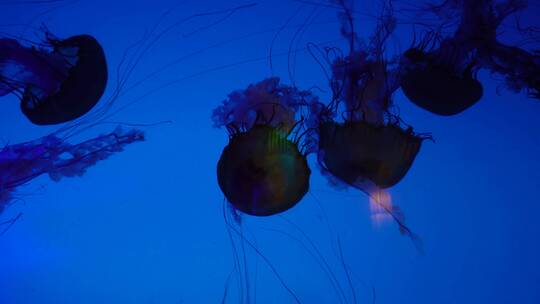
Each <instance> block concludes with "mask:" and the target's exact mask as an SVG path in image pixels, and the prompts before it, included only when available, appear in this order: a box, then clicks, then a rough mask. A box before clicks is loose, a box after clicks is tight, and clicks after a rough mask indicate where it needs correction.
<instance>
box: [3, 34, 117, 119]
mask: <svg viewBox="0 0 540 304" xmlns="http://www.w3.org/2000/svg"><path fill="white" fill-rule="evenodd" d="M46 38H47V42H46V47H35V46H31V47H27V46H24V45H22V44H21V43H20V42H19V41H17V40H15V39H11V38H2V39H0V96H1V95H6V94H8V93H13V94H15V95H17V97H18V98H19V99H20V107H21V110H22V112H23V113H24V115H25V116H26V117H27V118H28V119H29V120H30V121H31V122H32V123H34V124H36V125H53V124H59V123H63V122H67V121H71V120H74V119H76V118H78V117H80V116H82V115H84V114H85V113H87V112H88V111H90V110H91V109H92V108H93V107H94V106H95V105H96V104H97V102H98V101H99V99H100V98H101V96H102V95H103V93H104V91H105V87H106V84H107V78H108V71H107V63H106V60H105V53H104V51H103V49H102V47H101V45H100V44H99V42H98V41H97V40H96V39H95V38H94V37H92V36H90V35H77V36H73V37H70V38H67V39H64V40H60V39H57V38H54V37H52V35H51V34H49V33H46Z"/></svg>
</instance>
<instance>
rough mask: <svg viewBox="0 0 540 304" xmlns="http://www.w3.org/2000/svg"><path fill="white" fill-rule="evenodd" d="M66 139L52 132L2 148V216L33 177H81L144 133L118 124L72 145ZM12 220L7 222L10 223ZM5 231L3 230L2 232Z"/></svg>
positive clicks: (141, 139) (0, 162)
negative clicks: (106, 131)
mask: <svg viewBox="0 0 540 304" xmlns="http://www.w3.org/2000/svg"><path fill="white" fill-rule="evenodd" d="M66 139H67V138H65V137H61V136H59V135H58V134H54V133H53V134H50V135H47V136H45V137H42V138H39V139H36V140H32V141H29V142H24V143H20V144H13V145H7V146H5V147H3V148H2V149H1V150H0V215H1V214H2V211H3V210H5V208H6V207H8V206H9V205H10V204H11V203H13V202H14V201H16V200H15V199H16V193H17V190H19V188H21V187H23V186H25V185H26V184H28V183H29V182H30V181H31V180H33V179H35V178H37V177H39V176H41V175H44V174H46V175H48V176H49V177H50V179H51V180H53V181H55V182H57V181H59V180H60V179H61V178H63V177H75V176H82V175H83V174H84V173H85V172H86V170H87V169H88V168H89V167H91V166H93V165H95V164H96V163H97V162H98V161H101V160H105V159H107V158H109V157H110V156H111V155H113V154H115V153H118V152H121V151H122V150H123V149H124V147H125V146H127V145H129V144H131V143H134V142H138V141H143V140H144V134H143V132H142V131H140V130H136V129H131V130H127V131H126V130H124V129H122V128H121V127H118V128H117V129H115V130H114V131H112V132H110V133H108V134H103V135H100V136H97V137H95V138H92V139H89V140H86V141H84V142H81V143H78V144H70V143H68V142H67V141H66ZM13 220H14V219H12V220H10V221H5V222H4V224H8V223H10V224H11V223H13ZM0 226H2V224H0ZM0 228H1V227H0ZM4 231H5V230H4ZM2 232H3V231H2V230H0V234H1V233H2Z"/></svg>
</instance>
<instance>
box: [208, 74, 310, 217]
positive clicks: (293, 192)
mask: <svg viewBox="0 0 540 304" xmlns="http://www.w3.org/2000/svg"><path fill="white" fill-rule="evenodd" d="M309 98H313V97H312V96H311V95H310V94H309V93H308V92H303V91H299V90H297V89H296V88H293V87H288V86H285V85H280V84H279V79H278V78H269V79H265V80H263V81H261V82H259V83H257V84H254V85H250V86H249V87H248V88H247V89H246V90H244V91H236V92H233V93H231V94H229V98H228V99H227V100H225V101H224V102H223V104H222V105H221V106H220V107H218V108H216V109H215V110H214V113H213V117H212V118H213V120H214V126H215V127H222V126H226V127H227V129H228V131H229V144H228V145H227V146H226V147H225V148H224V149H223V153H222V154H221V157H220V160H219V162H218V166H217V176H218V183H219V186H220V188H221V191H222V192H223V193H224V195H225V197H226V198H227V200H228V201H229V203H230V204H231V205H232V206H234V208H235V209H237V210H240V211H242V212H243V213H246V214H250V215H257V216H267V215H273V214H277V213H280V212H283V211H286V210H288V209H290V208H292V207H293V206H294V205H296V204H297V203H298V202H299V201H300V200H301V199H302V197H304V195H305V194H306V193H307V191H308V189H309V177H310V174H311V171H310V169H309V167H308V164H307V160H306V156H305V153H303V152H302V148H301V147H299V142H300V138H301V135H300V136H298V135H299V134H298V130H299V128H298V126H299V125H300V123H299V121H297V119H296V116H297V115H296V114H297V111H298V110H299V109H300V107H302V106H303V105H304V104H305V100H306V99H309ZM291 137H292V138H291Z"/></svg>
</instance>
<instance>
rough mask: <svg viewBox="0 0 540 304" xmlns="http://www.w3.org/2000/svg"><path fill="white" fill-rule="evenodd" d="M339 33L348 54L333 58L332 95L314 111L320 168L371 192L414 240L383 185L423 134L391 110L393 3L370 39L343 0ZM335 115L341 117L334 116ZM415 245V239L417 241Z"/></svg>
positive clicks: (397, 173) (400, 170) (397, 176)
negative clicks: (388, 48) (388, 52)
mask: <svg viewBox="0 0 540 304" xmlns="http://www.w3.org/2000/svg"><path fill="white" fill-rule="evenodd" d="M336 2H337V3H338V4H340V5H341V6H342V7H343V10H344V13H342V14H340V15H339V16H340V18H341V23H342V28H341V33H342V34H343V35H344V37H345V38H346V39H348V41H349V45H350V52H349V54H348V55H346V56H343V57H338V58H337V59H335V60H333V63H332V67H331V68H332V72H333V73H332V78H331V80H330V86H331V88H332V92H333V97H332V101H331V102H330V103H329V104H328V105H327V106H326V107H323V108H321V107H319V108H317V107H312V108H313V109H319V110H318V111H312V112H311V114H312V115H313V116H315V117H316V118H315V119H311V120H315V121H318V123H317V128H316V130H317V141H318V149H317V158H318V162H319V164H320V168H321V170H322V173H323V174H324V175H326V176H327V177H329V178H330V180H331V181H334V182H338V183H343V184H345V185H347V186H351V187H354V188H356V189H359V190H361V191H363V192H365V193H367V194H368V195H369V196H370V201H371V202H372V203H374V204H377V205H378V207H380V208H382V209H383V210H384V212H386V213H387V214H388V215H389V216H391V217H392V218H393V219H394V220H395V221H396V222H397V224H398V225H399V228H400V231H401V232H402V233H404V234H406V235H408V236H410V237H411V238H412V239H413V240H417V238H416V235H415V234H414V233H412V232H411V230H410V229H409V228H408V227H406V226H405V224H404V217H403V214H402V212H401V211H400V210H399V208H398V207H396V206H392V205H391V203H390V200H389V199H385V200H383V199H381V198H388V197H389V196H388V195H383V194H385V192H384V189H386V188H389V187H391V186H394V185H395V184H397V183H398V182H399V181H400V180H401V179H403V177H404V176H405V175H406V174H407V172H408V171H409V169H410V167H411V165H412V163H413V162H414V159H415V157H416V155H417V153H418V151H419V149H420V147H421V144H422V141H423V140H424V139H425V138H427V137H426V136H423V135H420V134H415V133H414V132H413V131H412V128H411V127H408V128H407V129H403V128H402V127H401V120H400V119H399V118H398V117H397V116H395V115H393V114H391V113H390V108H391V106H392V99H391V96H392V94H393V93H394V91H395V90H397V88H399V69H398V68H393V67H392V66H391V64H390V63H389V61H387V60H385V58H384V44H385V42H386V40H387V39H388V37H389V36H390V34H391V33H392V31H393V30H394V28H395V25H396V20H395V18H394V17H393V14H392V10H391V6H387V8H386V9H385V11H383V14H382V15H381V17H380V18H379V21H378V24H377V27H376V29H375V31H374V33H375V34H374V35H373V36H372V37H371V38H370V40H369V43H364V42H362V41H361V40H360V39H359V38H358V37H357V36H356V34H355V32H354V29H353V28H352V24H353V22H352V21H351V20H352V14H351V13H350V11H351V9H350V8H349V7H348V6H347V4H346V3H345V2H343V1H336ZM335 117H338V118H341V119H342V120H338V119H336V118H335ZM416 244H417V245H419V244H418V243H416Z"/></svg>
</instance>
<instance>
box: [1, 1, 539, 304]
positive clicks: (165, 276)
mask: <svg viewBox="0 0 540 304" xmlns="http://www.w3.org/2000/svg"><path fill="white" fill-rule="evenodd" d="M358 2H359V1H358ZM364 2H366V3H367V4H366V3H363V2H362V3H359V4H358V6H357V10H358V11H360V12H365V13H366V14H358V15H357V16H356V20H355V21H356V23H357V28H358V29H359V32H360V34H361V35H363V36H364V37H365V35H368V34H369V33H370V31H371V30H372V29H373V26H374V18H373V15H375V14H376V13H377V8H376V7H377V6H376V5H374V4H376V3H377V1H364ZM531 2H534V1H531ZM249 3H255V2H248V1H246V2H237V1H235V2H233V1H213V0H201V1H183V2H180V1H163V0H156V1H102V0H98V1H72V2H69V1H59V2H56V3H47V4H40V3H26V4H15V3H13V1H1V2H0V30H1V31H2V32H3V33H9V34H13V35H18V36H21V37H26V38H29V39H34V40H37V39H40V38H41V37H42V34H41V32H40V31H39V30H38V29H39V26H40V25H42V24H43V25H46V26H47V28H48V29H49V30H50V31H51V32H53V33H55V34H56V35H57V36H59V37H69V36H72V35H76V34H81V33H87V34H91V35H93V36H95V37H96V38H97V39H98V40H99V41H100V42H101V43H102V45H103V47H104V49H105V52H106V55H107V60H108V63H109V68H110V75H111V81H110V83H109V88H108V89H107V92H106V96H110V95H111V94H112V93H113V89H114V85H115V75H116V73H117V70H116V69H117V66H118V64H119V63H120V61H121V59H122V56H123V54H124V52H125V50H126V49H128V48H129V47H130V46H131V45H133V43H135V42H137V41H139V40H140V39H141V38H144V37H147V36H145V33H151V32H150V31H151V29H152V28H153V27H154V26H155V25H156V24H157V26H158V28H157V33H160V32H161V31H164V30H165V29H167V28H168V27H169V26H172V27H171V29H170V31H167V32H165V33H164V35H163V37H161V39H159V40H158V41H157V42H156V44H155V45H154V47H152V48H150V49H149V50H148V52H147V55H146V56H145V57H144V58H142V60H141V61H140V62H139V63H138V64H137V66H136V70H135V71H134V74H133V76H132V78H131V79H130V81H131V82H130V84H138V85H137V86H135V87H131V86H129V85H128V87H127V88H126V89H125V91H124V92H125V94H124V95H122V96H121V97H120V98H119V99H118V100H117V101H116V104H115V108H121V107H122V105H126V104H130V103H131V102H132V101H136V102H135V103H133V104H132V105H131V106H129V107H127V108H125V109H123V110H121V111H120V112H119V113H118V114H117V115H115V116H114V118H113V119H111V121H114V122H124V123H135V124H139V123H148V124H151V123H155V122H161V121H172V123H167V124H159V125H157V126H153V127H144V128H143V129H144V130H145V132H146V135H147V136H146V141H145V142H142V143H136V144H133V145H130V146H128V147H127V148H126V149H125V151H123V152H121V153H118V154H117V155H114V156H113V157H111V158H110V159H107V160H105V161H103V162H100V163H98V164H97V165H96V166H94V167H92V168H90V169H89V170H88V172H87V173H86V174H85V175H84V176H82V177H77V178H66V179H63V180H61V181H60V182H58V183H55V182H52V181H50V179H49V178H48V177H47V176H42V177H40V178H38V179H35V180H33V181H32V182H31V183H29V184H28V185H27V186H25V187H24V188H21V189H19V190H20V191H19V194H20V196H21V197H23V198H24V203H22V202H20V203H18V204H15V205H13V206H11V207H10V209H8V210H7V211H6V213H4V214H3V215H2V216H6V217H8V216H10V215H14V214H17V213H18V212H22V213H23V216H22V217H21V218H20V220H19V221H18V222H17V223H16V224H15V225H14V226H13V227H12V228H11V229H10V230H9V231H8V232H7V233H6V234H4V235H3V236H2V237H0V252H1V255H0V257H1V258H0V303H2V304H4V303H6V304H11V303H40V304H48V303H175V304H177V303H220V302H221V301H222V298H223V295H224V292H225V291H226V290H227V291H228V296H227V303H242V299H243V303H294V300H293V297H292V296H291V295H290V293H288V292H287V290H286V289H285V288H284V286H283V285H282V284H281V283H280V281H279V280H278V278H277V276H276V275H275V273H274V272H273V271H272V270H271V269H270V268H269V267H268V263H267V262H268V261H269V262H270V263H271V265H272V266H273V267H274V268H275V270H276V271H277V272H278V273H279V276H280V277H281V278H282V279H283V282H284V283H285V284H286V285H287V286H288V288H290V289H291V290H293V292H294V293H295V294H296V295H297V296H298V298H299V299H300V300H301V302H302V303H345V300H344V299H342V298H343V296H340V295H339V294H340V292H339V288H341V289H342V290H343V294H344V295H345V298H346V299H347V302H348V303H354V300H353V291H354V294H355V295H356V298H357V299H356V300H357V302H358V303H373V302H374V301H375V303H382V304H386V303H404V304H406V303H415V304H419V303H430V304H433V303H460V304H461V303H491V304H495V303H521V304H534V303H540V288H539V287H540V260H539V259H538V257H539V256H540V239H539V236H540V221H539V220H538V214H540V212H539V211H540V207H539V199H538V196H539V188H540V160H539V159H540V141H539V139H540V135H539V132H540V124H539V123H538V117H540V107H539V105H538V101H536V100H533V99H529V98H527V97H526V96H525V95H524V94H516V93H512V92H508V91H506V90H504V87H502V86H501V84H500V82H499V81H498V80H497V79H496V77H494V76H491V75H490V74H489V73H487V72H481V73H480V75H479V77H480V79H481V81H482V82H483V84H484V88H485V94H484V97H483V99H482V100H481V101H480V102H479V103H478V104H477V105H475V106H473V107H472V108H471V109H469V110H468V111H466V112H464V113H462V114H460V115H457V116H453V117H439V116H435V115H432V114H430V113H428V112H426V111H424V110H421V109H419V108H417V107H415V106H414V105H413V104H412V103H410V102H409V101H408V100H406V98H405V97H404V95H403V94H402V93H401V91H398V92H397V93H396V94H395V96H394V102H395V104H397V105H398V106H399V108H400V114H401V117H402V118H403V119H405V120H406V121H407V122H408V123H410V124H411V125H413V126H414V127H415V130H417V131H419V132H432V134H433V136H434V138H435V142H434V143H432V142H429V141H426V142H425V143H424V145H423V146H422V149H421V151H420V153H419V154H418V157H417V158H416V161H415V163H414V165H413V167H412V168H411V170H410V171H409V173H408V174H407V176H406V177H405V179H404V180H402V181H401V182H400V183H399V184H398V185H397V186H396V187H394V188H392V189H391V190H390V193H391V194H392V199H393V202H394V203H395V204H397V205H399V206H401V208H402V209H403V211H404V213H405V215H406V217H407V222H408V224H409V226H410V227H411V228H412V229H414V231H415V232H417V233H418V234H419V235H420V236H421V238H422V240H423V243H424V249H425V253H424V254H420V253H419V252H418V251H417V250H416V249H415V247H414V246H413V245H412V244H411V242H410V240H409V239H407V238H406V237H403V236H401V235H400V234H399V232H398V231H397V228H396V226H395V224H394V223H392V222H384V223H381V224H380V225H375V224H373V223H372V221H371V218H370V210H369V204H368V198H367V197H366V196H365V195H364V194H362V193H360V192H359V191H357V190H354V189H349V190H339V189H336V188H334V187H332V186H331V185H329V183H328V182H327V181H326V179H325V178H324V177H322V176H321V175H320V174H319V173H318V170H317V167H316V165H315V159H314V157H310V158H309V160H310V162H311V164H312V171H313V174H312V177H311V186H310V191H309V193H308V194H307V195H306V196H305V197H304V199H303V200H302V201H301V202H300V203H299V204H298V205H297V206H296V207H294V208H293V209H291V210H289V211H287V212H285V213H283V215H282V217H280V216H275V217H268V218H257V217H248V216H244V217H243V223H242V227H243V233H244V235H245V236H246V238H248V239H250V240H251V241H252V244H254V246H255V247H256V248H257V250H258V251H259V252H260V253H261V254H262V255H264V257H265V258H266V259H267V260H266V261H265V260H264V259H263V258H261V256H260V255H258V254H257V253H256V252H255V251H254V250H253V248H251V247H250V246H249V245H247V244H244V249H245V255H246V259H247V265H248V267H247V269H246V270H245V271H241V272H240V273H241V275H239V273H238V272H232V271H233V269H234V267H235V258H234V257H235V255H234V251H233V248H236V249H237V250H238V252H239V257H240V260H242V259H243V254H242V247H241V242H240V241H239V239H238V238H236V241H235V246H236V247H233V246H232V245H231V241H230V239H229V235H228V230H227V226H226V225H225V222H224V219H223V208H222V207H223V200H224V198H223V194H222V193H221V191H220V189H219V187H218V185H217V180H216V163H217V161H218V159H219V156H220V154H221V151H222V149H223V147H224V146H225V145H226V144H227V142H228V137H227V133H226V131H225V130H222V129H215V128H213V127H212V122H211V119H210V116H211V113H212V110H213V109H214V108H215V107H216V106H218V105H219V103H220V102H221V101H222V100H223V99H224V98H225V97H226V96H227V94H228V93H229V92H231V91H233V90H236V89H242V88H245V87H246V86H247V85H248V84H250V83H254V82H257V81H260V80H262V79H263V78H265V77H269V76H271V75H274V76H279V77H281V79H282V81H283V82H285V83H289V84H290V83H291V81H292V80H294V81H295V84H296V85H297V86H298V87H301V88H310V87H313V86H319V87H321V88H323V89H324V88H326V87H327V83H326V80H325V78H324V74H323V72H322V70H321V68H320V67H319V66H318V65H317V64H316V62H315V61H314V60H313V58H312V57H311V56H309V54H307V53H306V52H305V50H304V49H303V48H304V46H305V45H306V43H308V42H314V43H321V44H323V45H326V46H338V47H341V48H345V47H346V41H344V39H343V38H342V37H341V36H340V35H339V22H338V21H337V18H336V10H334V9H330V8H321V7H314V6H310V5H307V4H306V5H302V4H301V3H298V2H293V1H285V0H280V1H268V0H261V1H256V3H257V5H256V6H253V7H249V8H245V9H241V10H238V11H237V12H235V13H234V14H231V15H230V16H228V15H227V14H226V13H224V14H213V15H207V16H199V17H195V18H191V19H189V20H186V21H185V22H181V23H179V22H178V21H179V20H182V19H183V18H185V17H189V16H192V15H194V14H201V13H208V12H214V11H220V10H223V9H229V8H232V7H236V6H240V5H244V4H249ZM400 3H401V2H400ZM409 3H410V4H416V3H414V2H413V1H412V0H411V1H409ZM418 3H419V2H418ZM167 10H169V11H170V13H169V14H167V15H165V16H164V15H163V14H164V12H166V11H167ZM535 10H538V4H534V3H533V5H532V7H531V8H530V10H529V11H528V12H526V13H524V14H523V16H521V20H522V22H523V23H524V24H528V25H535V26H538V25H539V24H538V19H535V18H534V16H535V12H534V11H535ZM398 13H399V11H398ZM401 13H405V12H401ZM310 18H312V19H310ZM158 21H161V23H158ZM175 23H178V24H175ZM302 24H307V26H306V27H305V31H303V32H301V34H300V35H299V36H297V38H298V39H297V40H295V42H294V44H291V41H292V39H293V38H294V37H295V35H296V34H297V31H298V29H299V25H302ZM410 30H411V28H410V24H408V23H407V22H404V24H401V25H400V27H399V30H398V31H397V32H396V35H395V36H394V37H393V38H392V40H391V41H392V43H390V44H389V49H390V50H400V49H401V50H402V49H404V48H406V47H407V46H408V45H409V44H410V43H411V39H412V38H411V35H410V34H411V32H410ZM514 35H515V32H512V31H511V30H508V31H505V32H504V33H501V39H508V41H513V40H515V39H517V38H516V37H514ZM151 37H155V34H154V36H151ZM272 42H273V43H272ZM291 45H292V46H291ZM272 46H273V47H272ZM271 48H272V52H273V57H272V58H273V60H272V66H273V69H271V68H270V61H269V59H268V56H269V54H270V49H271ZM291 49H293V50H294V49H299V51H298V52H297V53H294V52H291ZM287 54H289V55H287ZM155 71H156V72H157V74H156V76H155V77H150V78H147V77H148V76H149V75H154V74H153V73H154V72H155ZM122 73H125V72H124V71H120V74H122ZM499 87H500V88H499ZM498 88H499V90H498ZM498 91H499V92H498ZM318 94H320V96H322V97H323V98H324V97H326V98H327V97H328V96H329V95H328V92H327V91H326V92H319V93H318ZM0 117H1V119H0V138H1V139H2V142H3V143H7V142H9V143H18V142H23V141H28V140H31V139H35V138H38V137H41V136H44V135H46V134H48V133H50V132H52V131H54V130H55V129H56V128H57V127H37V126H33V125H32V124H30V123H29V122H28V121H27V120H26V119H25V118H24V116H23V115H22V114H21V113H20V111H19V105H18V101H17V100H16V98H15V97H14V96H7V97H2V98H1V99H0ZM113 128H114V124H110V125H103V126H97V127H94V128H92V129H90V130H88V131H86V132H85V133H84V134H81V135H80V137H78V138H75V139H73V142H77V141H80V140H84V139H87V138H91V137H93V136H96V135H97V134H99V133H100V132H107V131H110V130H112V129H113ZM291 222H292V223H294V225H293V224H291ZM295 225H296V226H295ZM296 227H299V228H300V229H301V231H300V230H299V229H297V228H296ZM306 236H307V237H308V238H309V240H308V239H307V238H306ZM254 240H255V241H254ZM338 240H339V241H338ZM312 244H314V245H315V246H312ZM339 246H341V253H342V256H343V258H342V259H340V251H339V249H338V248H339ZM314 247H316V248H317V250H319V251H320V255H321V256H323V257H324V260H325V262H320V261H319V262H317V260H316V259H315V258H314V257H313V256H314V255H315V256H318V255H317V254H316V253H314V250H313V248H314ZM342 262H344V263H345V264H346V269H347V272H345V271H344V267H343V265H342ZM324 263H328V265H329V268H330V269H331V270H332V272H333V273H334V278H335V280H332V279H331V276H329V274H328V272H325V271H324V270H323V268H324ZM321 265H323V266H321ZM231 272H232V276H231V279H230V280H229V284H228V285H227V281H228V277H229V275H230V274H231ZM246 273H247V276H246ZM346 273H349V275H350V277H351V282H352V283H351V284H348V280H347V276H346ZM246 277H247V283H246V280H245V279H246ZM239 278H242V279H241V280H240V279H239ZM338 285H339V286H340V287H338ZM351 285H352V287H351ZM246 293H248V294H249V301H248V297H247V296H246ZM373 295H375V300H374V299H373ZM340 297H341V300H340ZM340 301H341V302H340Z"/></svg>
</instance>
